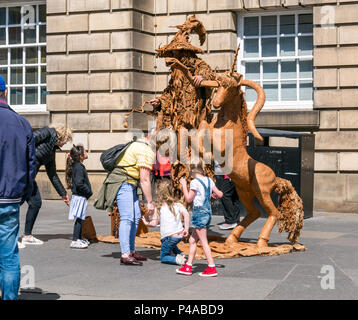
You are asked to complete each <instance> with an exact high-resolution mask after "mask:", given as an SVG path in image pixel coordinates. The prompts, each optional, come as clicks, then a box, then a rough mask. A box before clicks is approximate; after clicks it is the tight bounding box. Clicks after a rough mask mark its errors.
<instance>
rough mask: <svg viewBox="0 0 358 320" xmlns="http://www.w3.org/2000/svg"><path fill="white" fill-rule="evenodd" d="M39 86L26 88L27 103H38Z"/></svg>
mask: <svg viewBox="0 0 358 320" xmlns="http://www.w3.org/2000/svg"><path fill="white" fill-rule="evenodd" d="M37 97H38V88H37V87H34V88H26V95H25V104H38V101H37Z"/></svg>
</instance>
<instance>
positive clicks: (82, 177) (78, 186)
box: [72, 162, 92, 199]
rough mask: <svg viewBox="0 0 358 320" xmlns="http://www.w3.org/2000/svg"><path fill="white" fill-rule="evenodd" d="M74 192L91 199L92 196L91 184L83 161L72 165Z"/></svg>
mask: <svg viewBox="0 0 358 320" xmlns="http://www.w3.org/2000/svg"><path fill="white" fill-rule="evenodd" d="M72 194H75V195H77V196H81V197H85V198H86V199H89V198H90V197H91V196H92V189H91V184H90V182H89V179H88V174H87V171H86V168H85V166H84V165H83V164H82V163H81V162H75V163H74V164H73V165H72Z"/></svg>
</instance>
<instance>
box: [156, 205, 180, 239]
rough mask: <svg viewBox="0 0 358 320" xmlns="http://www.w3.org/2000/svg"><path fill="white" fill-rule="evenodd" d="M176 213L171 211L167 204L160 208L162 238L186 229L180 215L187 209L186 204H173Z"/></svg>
mask: <svg viewBox="0 0 358 320" xmlns="http://www.w3.org/2000/svg"><path fill="white" fill-rule="evenodd" d="M173 207H174V211H175V215H174V214H173V213H172V212H171V211H170V209H169V207H168V205H167V204H164V205H163V206H162V207H161V208H160V234H161V239H163V238H165V237H169V236H171V235H173V234H175V233H178V232H181V231H183V230H184V228H183V224H182V222H181V219H180V215H181V213H182V212H183V211H185V208H184V206H183V205H182V204H181V203H179V202H176V203H174V205H173Z"/></svg>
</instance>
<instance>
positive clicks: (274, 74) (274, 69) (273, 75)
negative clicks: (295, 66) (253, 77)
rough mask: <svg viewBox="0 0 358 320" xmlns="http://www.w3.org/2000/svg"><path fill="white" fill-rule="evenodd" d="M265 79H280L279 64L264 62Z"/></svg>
mask: <svg viewBox="0 0 358 320" xmlns="http://www.w3.org/2000/svg"><path fill="white" fill-rule="evenodd" d="M263 69H264V79H275V80H276V79H278V63H277V62H264V63H263Z"/></svg>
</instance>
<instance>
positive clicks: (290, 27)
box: [280, 15, 295, 34]
mask: <svg viewBox="0 0 358 320" xmlns="http://www.w3.org/2000/svg"><path fill="white" fill-rule="evenodd" d="M292 33H295V16H294V15H282V16H280V34H292Z"/></svg>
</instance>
